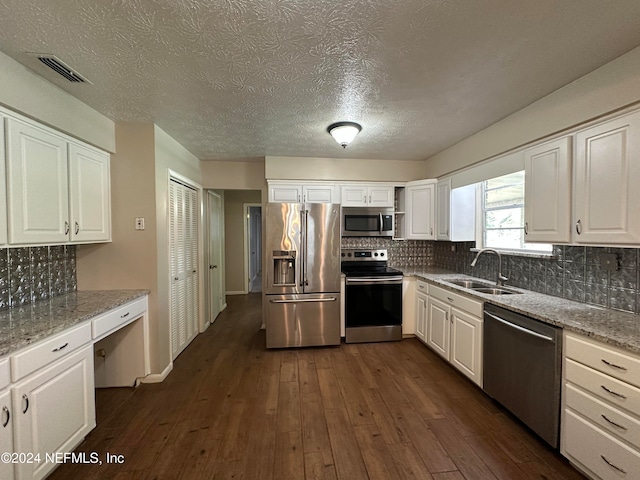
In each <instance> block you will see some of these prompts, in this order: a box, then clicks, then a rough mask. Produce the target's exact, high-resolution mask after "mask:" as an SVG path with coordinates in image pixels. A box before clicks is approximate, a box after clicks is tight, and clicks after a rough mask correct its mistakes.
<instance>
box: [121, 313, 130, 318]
mask: <svg viewBox="0 0 640 480" xmlns="http://www.w3.org/2000/svg"><path fill="white" fill-rule="evenodd" d="M129 313H131V312H127V313H125V314H124V315H120V318H127V317H128V316H129Z"/></svg>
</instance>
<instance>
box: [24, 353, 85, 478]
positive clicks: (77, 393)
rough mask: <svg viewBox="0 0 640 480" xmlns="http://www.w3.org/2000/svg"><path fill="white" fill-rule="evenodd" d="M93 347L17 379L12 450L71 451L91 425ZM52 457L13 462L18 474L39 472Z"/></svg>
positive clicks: (26, 475) (43, 472) (31, 475)
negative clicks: (39, 460) (26, 376)
mask: <svg viewBox="0 0 640 480" xmlns="http://www.w3.org/2000/svg"><path fill="white" fill-rule="evenodd" d="M93 387H94V383H93V347H92V346H91V345H89V346H86V347H84V348H83V349H81V350H79V351H78V352H76V353H73V354H70V355H69V356H68V357H66V358H64V359H62V360H60V361H59V362H56V363H54V364H53V365H51V366H49V367H47V368H45V369H43V370H41V371H40V373H36V374H35V375H33V376H31V377H29V379H28V380H25V381H23V382H19V383H17V384H16V386H15V387H14V388H13V411H14V412H15V423H14V428H15V436H14V439H15V451H17V452H32V453H34V454H35V453H39V454H40V455H41V457H42V459H43V460H44V457H45V454H46V453H53V452H69V451H72V450H73V449H74V448H75V447H76V446H77V445H78V444H79V443H80V442H81V441H82V439H83V438H84V437H85V436H86V435H87V434H88V433H89V432H90V431H91V430H92V429H93V428H94V427H95V425H96V415H95V400H94V389H93ZM55 466H56V464H55V463H51V462H45V461H42V462H41V463H34V464H27V463H25V464H18V465H16V476H17V477H18V478H20V479H26V478H29V479H32V478H33V479H36V478H43V477H44V476H45V475H46V474H47V473H49V472H50V471H51V470H52V469H53V468H54V467H55Z"/></svg>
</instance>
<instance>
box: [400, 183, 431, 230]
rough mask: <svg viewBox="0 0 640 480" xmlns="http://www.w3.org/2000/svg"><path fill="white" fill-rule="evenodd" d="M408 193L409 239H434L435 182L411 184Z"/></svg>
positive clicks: (407, 189)
mask: <svg viewBox="0 0 640 480" xmlns="http://www.w3.org/2000/svg"><path fill="white" fill-rule="evenodd" d="M405 193H406V195H407V215H408V217H407V219H408V225H407V227H408V228H407V239H410V240H433V239H434V238H435V235H434V231H433V227H434V218H433V217H434V203H435V202H434V200H435V191H434V184H432V183H431V184H428V185H419V186H418V185H416V186H409V187H407V188H406V189H405Z"/></svg>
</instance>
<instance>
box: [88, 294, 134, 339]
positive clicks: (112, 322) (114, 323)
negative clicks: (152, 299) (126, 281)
mask: <svg viewBox="0 0 640 480" xmlns="http://www.w3.org/2000/svg"><path fill="white" fill-rule="evenodd" d="M146 310H147V299H146V297H143V298H139V299H138V300H134V301H133V302H130V303H127V304H126V305H123V306H122V307H118V308H116V309H114V310H111V311H110V312H107V313H105V314H104V315H103V316H101V317H98V318H94V319H93V321H92V322H91V323H92V325H93V338H98V337H101V336H103V335H104V334H105V333H108V332H112V331H115V330H117V329H118V328H120V327H121V326H123V325H126V324H127V323H129V322H130V321H131V320H134V319H136V318H138V317H139V316H140V315H142V314H143V313H144V312H145V311H146Z"/></svg>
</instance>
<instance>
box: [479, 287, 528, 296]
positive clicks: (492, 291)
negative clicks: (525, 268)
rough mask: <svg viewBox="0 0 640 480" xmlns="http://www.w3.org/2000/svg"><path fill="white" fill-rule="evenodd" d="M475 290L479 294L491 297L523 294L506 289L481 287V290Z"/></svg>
mask: <svg viewBox="0 0 640 480" xmlns="http://www.w3.org/2000/svg"><path fill="white" fill-rule="evenodd" d="M473 290H474V291H476V292H479V293H486V294H489V295H518V294H520V293H521V292H516V291H514V290H507V289H505V288H498V287H480V288H474V289H473Z"/></svg>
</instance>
